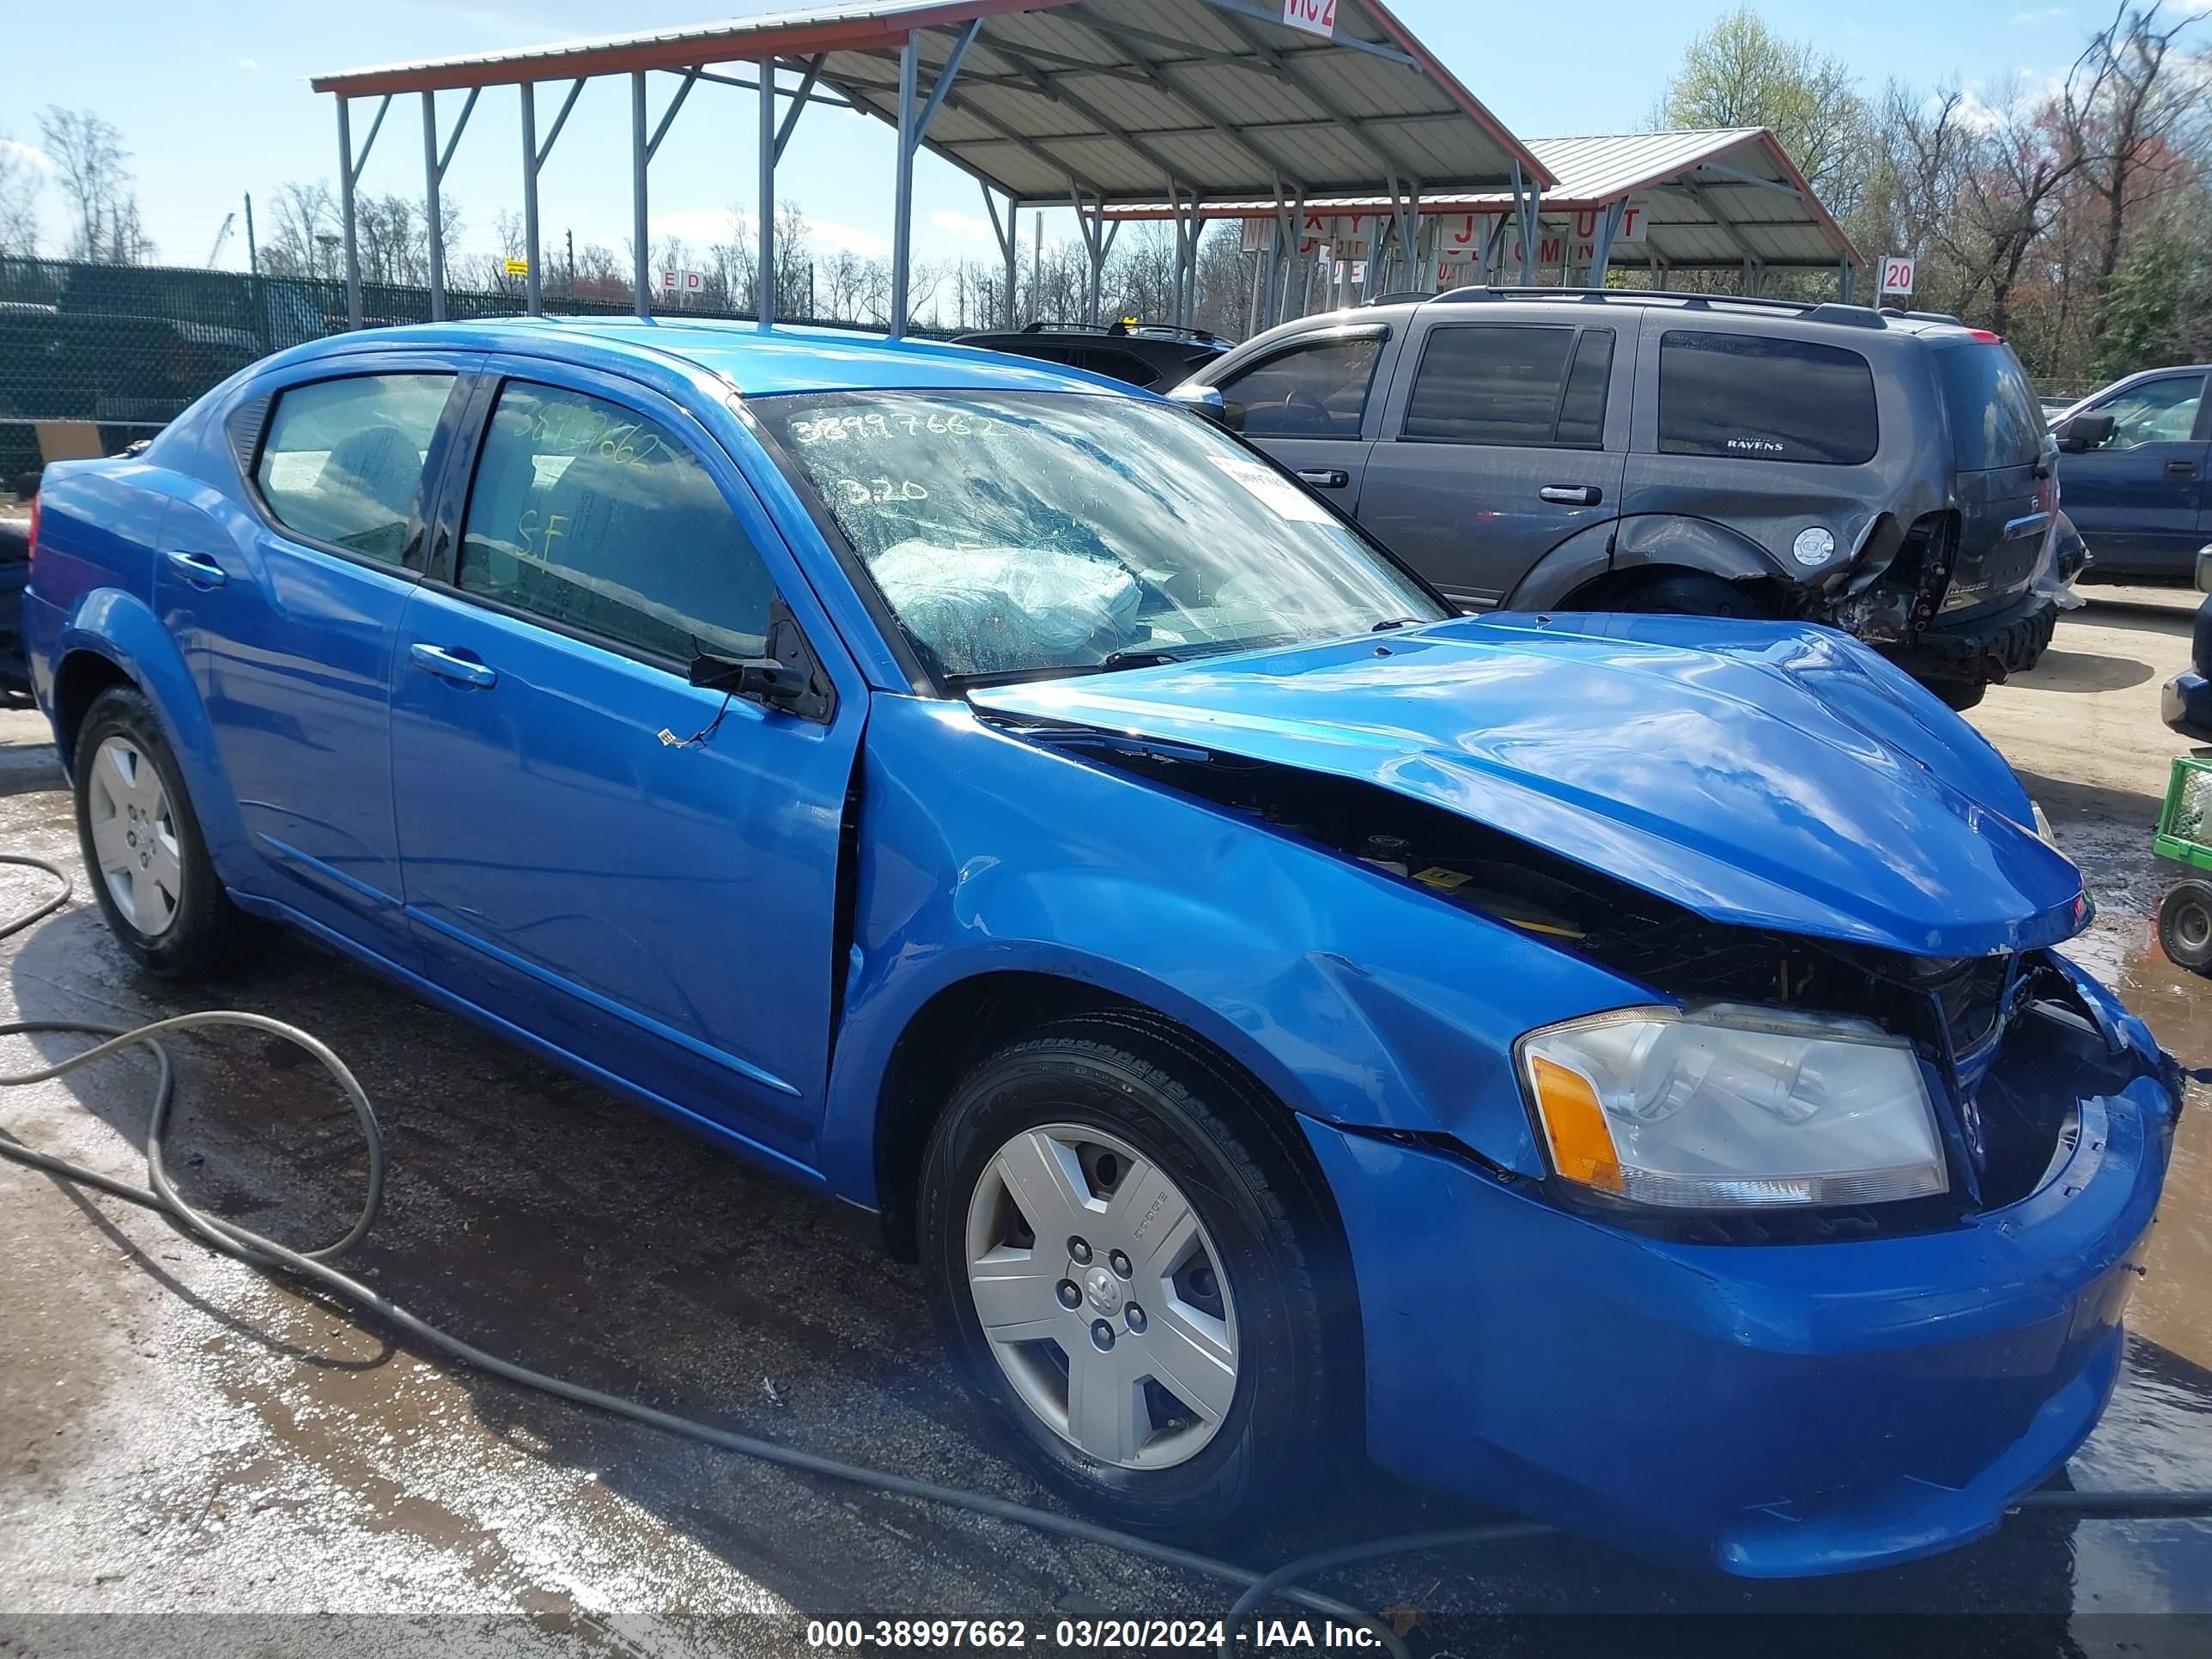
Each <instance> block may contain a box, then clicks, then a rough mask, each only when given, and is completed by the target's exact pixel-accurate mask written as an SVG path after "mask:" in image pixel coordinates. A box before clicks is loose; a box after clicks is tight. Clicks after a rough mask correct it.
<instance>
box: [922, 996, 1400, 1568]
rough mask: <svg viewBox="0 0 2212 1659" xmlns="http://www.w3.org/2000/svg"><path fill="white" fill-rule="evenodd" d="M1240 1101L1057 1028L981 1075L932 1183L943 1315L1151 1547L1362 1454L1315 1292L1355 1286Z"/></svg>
mask: <svg viewBox="0 0 2212 1659" xmlns="http://www.w3.org/2000/svg"><path fill="white" fill-rule="evenodd" d="M1229 1086H1230V1085H1226V1084H1225V1081H1224V1079H1221V1078H1219V1077H1218V1076H1217V1075H1215V1074H1213V1073H1212V1071H1211V1069H1210V1068H1208V1067H1206V1066H1204V1065H1202V1064H1200V1062H1198V1061H1197V1060H1196V1059H1195V1058H1194V1056H1192V1055H1190V1054H1186V1053H1184V1052H1182V1050H1181V1049H1180V1048H1177V1047H1176V1046H1174V1045H1171V1044H1169V1043H1167V1042H1158V1041H1154V1040H1152V1038H1151V1036H1150V1035H1149V1034H1148V1033H1146V1032H1144V1031H1142V1030H1135V1029H1132V1028H1128V1027H1124V1026H1122V1025H1119V1024H1101V1025H1080V1024H1079V1025H1072V1026H1063V1027H1060V1028H1055V1029H1054V1030H1053V1031H1051V1032H1048V1033H1047V1034H1045V1035H1042V1036H1038V1037H1036V1038H1033V1039H1031V1040H1030V1041H1028V1042H1020V1043H1017V1044H1015V1045H1013V1046H1012V1047H1011V1048H1005V1049H1002V1050H1000V1052H999V1053H998V1054H994V1055H993V1056H992V1057H991V1058H990V1059H988V1060H986V1061H985V1062H984V1063H983V1064H982V1065H981V1066H979V1067H977V1068H976V1069H975V1072H973V1073H970V1074H969V1077H968V1079H966V1080H965V1081H964V1082H963V1084H962V1085H961V1086H960V1088H959V1090H958V1091H957V1093H956V1094H955V1096H954V1097H953V1099H952V1101H951V1103H950V1105H949V1106H948V1108H947V1109H946V1111H945V1116H944V1117H943V1119H942V1120H941V1121H939V1125H938V1127H937V1131H936V1133H935V1135H934V1137H933V1140H932V1143H931V1147H930V1152H929V1158H928V1161H927V1168H926V1171H925V1174H924V1177H923V1187H922V1195H921V1225H922V1229H923V1234H922V1245H923V1260H924V1263H925V1266H926V1267H927V1269H928V1281H929V1291H930V1297H931V1303H932V1306H933V1310H934V1311H935V1313H936V1315H937V1317H938V1321H939V1326H940V1328H941V1329H942V1331H943V1333H944V1335H945V1341H946V1344H947V1346H949V1347H950V1348H951V1351H952V1352H953V1353H954V1355H955V1357H956V1358H957V1359H958V1361H959V1362H960V1364H961V1367H962V1369H963V1371H964V1372H965V1374H966V1376H967V1380H968V1381H969V1383H970V1384H971V1385H972V1386H973V1387H974V1388H975V1390H976V1391H977V1392H978V1393H980V1394H981V1395H983V1396H984V1397H985V1398H986V1399H987V1400H989V1401H992V1402H993V1403H994V1404H995V1405H996V1406H997V1407H999V1408H1000V1411H1001V1412H1002V1413H1004V1414H1005V1419H1006V1422H1007V1424H1008V1425H1009V1426H1010V1428H1011V1430H1012V1441H1013V1443H1014V1446H1015V1449H1017V1451H1018V1452H1019V1453H1020V1455H1022V1456H1023V1457H1024V1461H1026V1462H1028V1463H1029V1464H1030V1467H1031V1468H1034V1469H1035V1470H1036V1472H1037V1473H1038V1474H1040V1475H1041V1476H1042V1477H1043V1478H1044V1479H1045V1480H1047V1481H1048V1482H1049V1483H1050V1484H1052V1485H1053V1486H1056V1487H1058V1488H1059V1489H1060V1491H1061V1492H1065V1493H1066V1494H1067V1495H1068V1496H1069V1497H1070V1498H1072V1499H1073V1501H1075V1502H1076V1503H1077V1504H1079V1505H1081V1506H1082V1507H1084V1508H1085V1509H1087V1510H1091V1511H1092V1512H1093V1513H1095V1514H1099V1515H1102V1516H1106V1517H1108V1518H1109V1519H1111V1520H1113V1521H1114V1522H1117V1523H1118V1524H1121V1525H1123V1526H1127V1527H1132V1528H1139V1529H1142V1530H1146V1531H1150V1532H1154V1533H1164V1534H1178V1535H1184V1536H1188V1535H1194V1534H1206V1533H1210V1532H1215V1531H1218V1530H1219V1529H1221V1528H1225V1527H1226V1526H1229V1525H1231V1524H1232V1523H1234V1522H1237V1521H1238V1520H1239V1519H1240V1518H1245V1517H1249V1516H1252V1515H1253V1514H1254V1513H1255V1510H1257V1509H1258V1507H1259V1506H1260V1505H1261V1504H1262V1503H1263V1502H1264V1500H1265V1499H1266V1498H1267V1496H1268V1494H1269V1493H1270V1492H1271V1491H1273V1489H1274V1488H1276V1487H1277V1486H1279V1484H1280V1483H1281V1482H1282V1480H1284V1479H1285V1476H1286V1474H1289V1472H1291V1471H1293V1470H1295V1471H1297V1473H1298V1474H1300V1475H1307V1476H1310V1475H1311V1474H1314V1473H1316V1470H1317V1468H1318V1467H1319V1466H1320V1465H1322V1463H1323V1462H1324V1461H1325V1455H1326V1454H1327V1453H1328V1452H1330V1451H1334V1450H1335V1449H1340V1448H1342V1447H1344V1446H1345V1445H1346V1444H1347V1443H1350V1444H1357V1443H1358V1440H1359V1438H1360V1436H1359V1432H1358V1423H1357V1420H1356V1413H1357V1404H1356V1401H1357V1396H1356V1395H1351V1394H1350V1391H1349V1390H1347V1389H1345V1388H1344V1387H1343V1386H1342V1373H1343V1372H1345V1371H1346V1370H1348V1369H1349V1365H1348V1364H1347V1363H1346V1361H1345V1360H1343V1359H1342V1358H1338V1357H1337V1356H1338V1355H1340V1352H1341V1350H1342V1346H1343V1344H1344V1342H1345V1341H1346V1340H1347V1339H1352V1337H1353V1334H1352V1333H1350V1332H1343V1331H1330V1330H1327V1329H1325V1328H1324V1326H1323V1320H1322V1311H1321V1307H1322V1302H1321V1297H1320V1296H1319V1294H1318V1293H1317V1291H1316V1274H1317V1273H1333V1272H1338V1271H1341V1268H1340V1266H1339V1264H1340V1261H1341V1250H1340V1244H1339V1243H1338V1240H1337V1236H1336V1233H1335V1231H1334V1219H1333V1218H1327V1217H1326V1216H1325V1214H1324V1212H1322V1210H1321V1208H1320V1207H1319V1204H1318V1202H1317V1200H1318V1197H1319V1194H1318V1190H1317V1183H1318V1180H1319V1177H1318V1176H1317V1174H1315V1173H1313V1172H1312V1171H1311V1170H1310V1166H1302V1165H1301V1164H1300V1162H1299V1160H1298V1158H1297V1157H1296V1156H1295V1151H1294V1148H1293V1147H1292V1146H1291V1145H1290V1144H1289V1142H1288V1140H1287V1139H1286V1138H1285V1136H1284V1135H1282V1134H1279V1133H1271V1132H1270V1130H1271V1126H1270V1124H1269V1123H1268V1122H1267V1121H1266V1120H1265V1119H1264V1118H1262V1117H1261V1115H1260V1114H1261V1113H1263V1112H1265V1111H1267V1110H1268V1109H1267V1108H1265V1107H1260V1108H1257V1109H1251V1110H1243V1111H1235V1110H1234V1109H1235V1108H1237V1106H1239V1105H1240V1104H1242V1103H1241V1102H1238V1101H1236V1100H1233V1099H1228V1098H1224V1097H1223V1091H1224V1090H1225V1089H1226V1088H1228V1087H1229ZM1232 1111H1233V1112H1234V1115H1233V1116H1232V1115H1229V1114H1230V1113H1231V1112H1232ZM1285 1121H1287V1115H1285ZM1277 1127H1279V1126H1277ZM1332 1303H1333V1305H1334V1307H1335V1308H1337V1309H1338V1310H1340V1313H1341V1312H1342V1311H1343V1310H1348V1309H1349V1308H1351V1307H1352V1305H1353V1299H1352V1297H1349V1296H1346V1297H1338V1298H1332ZM1347 1395H1349V1398H1350V1399H1351V1401H1352V1404H1350V1405H1346V1403H1345V1397H1346V1396H1347ZM1346 1413H1352V1420H1349V1421H1347V1420H1346Z"/></svg>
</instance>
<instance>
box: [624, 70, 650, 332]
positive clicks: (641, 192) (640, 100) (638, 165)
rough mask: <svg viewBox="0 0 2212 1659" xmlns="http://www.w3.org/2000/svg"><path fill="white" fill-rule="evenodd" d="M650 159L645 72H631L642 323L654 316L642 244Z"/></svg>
mask: <svg viewBox="0 0 2212 1659" xmlns="http://www.w3.org/2000/svg"><path fill="white" fill-rule="evenodd" d="M651 159H652V157H651V156H650V155H648V153H647V150H646V147H645V71H644V70H632V71H631V72H630V77H629V192H630V251H631V253H632V256H633V257H632V258H631V261H630V276H631V280H632V282H633V283H635V285H636V291H635V295H634V298H633V302H632V308H633V309H634V310H635V312H636V313H637V314H638V317H639V319H641V320H642V319H647V318H649V317H651V316H652V315H653V295H652V292H651V290H650V289H647V287H646V265H647V263H648V261H647V249H646V245H645V219H646V212H645V206H646V203H645V174H646V164H647V162H648V161H651Z"/></svg>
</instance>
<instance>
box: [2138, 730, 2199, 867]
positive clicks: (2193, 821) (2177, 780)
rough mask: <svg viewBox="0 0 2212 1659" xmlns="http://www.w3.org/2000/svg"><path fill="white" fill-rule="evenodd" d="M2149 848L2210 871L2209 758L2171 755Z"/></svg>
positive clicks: (2160, 854) (2162, 854) (2163, 857)
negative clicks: (2170, 769) (2162, 802)
mask: <svg viewBox="0 0 2212 1659" xmlns="http://www.w3.org/2000/svg"><path fill="white" fill-rule="evenodd" d="M2151 850H2152V851H2154V852H2155V853H2156V854H2158V855H2159V857H2160V858H2162V859H2174V860H2179V862H2181V863H2183V864H2187V865H2191V866H2195V867H2196V868H2197V869H2199V870H2212V758H2206V759H2201V760H2200V759H2199V758H2197V757H2196V756H2194V755H2177V756H2175V757H2174V761H2173V775H2172V777H2171V778H2170V779H2168V780H2167V781H2166V805H2164V806H2162V807H2160V809H2159V814H2158V838H2157V840H2155V841H2154V842H2152V843H2151Z"/></svg>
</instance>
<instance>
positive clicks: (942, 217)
mask: <svg viewBox="0 0 2212 1659" xmlns="http://www.w3.org/2000/svg"><path fill="white" fill-rule="evenodd" d="M929 222H930V223H931V224H932V225H933V226H934V227H935V228H937V230H938V231H939V233H940V234H944V235H946V236H949V237H951V238H952V240H955V241H957V242H973V243H975V245H976V246H978V247H995V246H997V245H998V240H999V238H998V234H997V233H996V232H995V231H994V230H993V229H992V228H991V227H990V225H989V224H988V223H987V222H985V221H983V220H981V219H978V218H977V217H976V216H975V215H974V214H972V213H954V212H951V211H950V210H947V209H945V208H939V209H937V210H935V211H933V213H931V214H930V216H929Z"/></svg>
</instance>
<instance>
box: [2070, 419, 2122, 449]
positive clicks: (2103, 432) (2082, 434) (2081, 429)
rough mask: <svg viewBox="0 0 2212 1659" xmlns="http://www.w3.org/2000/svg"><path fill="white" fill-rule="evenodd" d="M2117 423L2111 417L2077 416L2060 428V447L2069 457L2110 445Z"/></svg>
mask: <svg viewBox="0 0 2212 1659" xmlns="http://www.w3.org/2000/svg"><path fill="white" fill-rule="evenodd" d="M2115 426H2116V422H2114V421H2113V419H2112V416H2109V415H2076V416H2074V418H2073V419H2072V420H2070V421H2068V422H2065V423H2064V424H2063V425H2062V426H2060V427H2059V428H2058V434H2057V436H2058V447H2059V448H2061V449H2063V450H2064V451H2065V452H2066V453H2068V454H2069V455H2078V454H2080V453H2081V452H2082V451H2084V450H2087V449H2094V448H2096V447H2097V446H2098V445H2100V444H2106V443H2110V442H2111V441H2112V433H2113V431H2114V429H2115Z"/></svg>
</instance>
